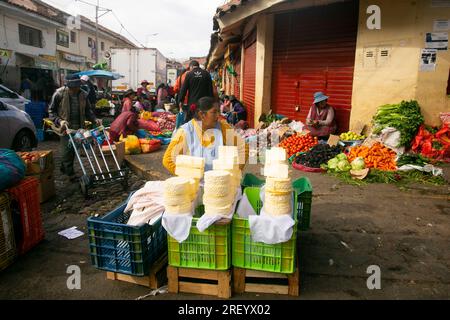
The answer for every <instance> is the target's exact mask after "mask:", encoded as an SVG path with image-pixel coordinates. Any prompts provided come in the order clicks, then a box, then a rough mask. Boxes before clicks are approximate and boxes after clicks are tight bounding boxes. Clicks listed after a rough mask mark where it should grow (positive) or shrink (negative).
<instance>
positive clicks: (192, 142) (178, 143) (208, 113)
mask: <svg viewBox="0 0 450 320" xmlns="http://www.w3.org/2000/svg"><path fill="white" fill-rule="evenodd" d="M191 112H193V114H194V118H193V119H192V120H191V121H189V122H188V123H186V124H185V125H183V126H181V127H180V128H179V129H178V131H177V132H176V133H175V135H174V137H173V138H172V142H171V143H170V145H169V147H168V149H167V151H166V153H165V155H164V159H163V165H164V167H165V168H166V169H167V170H169V172H170V173H171V174H175V169H176V164H175V163H176V157H177V156H178V155H180V154H183V155H189V156H194V157H200V158H204V159H205V163H206V165H205V171H209V170H212V161H213V160H215V159H217V158H218V156H219V147H220V146H233V145H237V146H238V148H239V155H240V161H241V167H243V166H244V165H245V161H246V158H247V152H246V149H247V148H246V145H245V142H244V141H243V139H242V138H240V137H238V138H237V139H236V136H237V135H236V134H235V133H234V130H233V128H232V127H230V125H229V124H228V123H226V122H225V121H219V115H220V110H219V104H218V103H217V102H216V101H215V100H214V99H213V98H210V97H205V98H201V99H200V100H199V101H198V104H197V106H196V107H195V108H191ZM230 130H231V131H230ZM227 138H228V140H231V139H232V140H233V141H227ZM244 155H245V156H244Z"/></svg>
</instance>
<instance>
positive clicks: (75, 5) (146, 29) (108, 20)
mask: <svg viewBox="0 0 450 320" xmlns="http://www.w3.org/2000/svg"><path fill="white" fill-rule="evenodd" d="M43 1H44V2H46V3H48V4H50V5H52V6H55V7H57V8H58V9H61V10H64V11H66V12H68V13H70V14H72V15H76V14H81V15H84V16H86V17H88V18H90V19H92V20H94V21H95V7H94V6H90V5H88V4H86V3H85V2H87V3H93V4H95V3H96V1H97V0H83V2H80V1H77V0H43ZM225 2H226V1H225V0H100V6H101V7H104V8H108V9H111V10H113V12H114V13H115V15H116V16H117V17H118V18H119V20H120V21H121V22H122V23H123V25H124V27H125V28H126V29H127V30H128V31H129V32H130V33H131V34H132V35H133V36H134V37H135V38H136V39H137V40H138V41H140V42H141V43H142V44H144V45H146V46H148V47H155V48H158V49H159V50H160V51H161V52H162V53H163V54H164V55H165V56H166V57H167V58H177V59H184V58H189V57H193V56H196V57H197V56H206V55H207V54H208V51H209V46H210V39H211V33H212V32H213V29H212V28H213V21H212V18H213V16H214V14H215V12H216V8H217V7H218V6H221V5H222V4H224V3H225ZM100 24H102V25H104V26H105V27H107V28H109V29H111V30H113V31H115V32H117V33H120V34H122V35H124V36H126V37H127V38H128V39H130V40H131V41H133V42H134V43H136V41H135V40H133V38H132V37H131V36H130V35H129V34H128V33H127V31H125V30H122V27H121V25H120V24H119V22H118V21H117V19H116V18H115V17H114V15H113V14H111V13H108V14H106V15H105V16H103V17H102V18H100ZM155 33H157V35H154V34H155ZM136 44H138V43H136Z"/></svg>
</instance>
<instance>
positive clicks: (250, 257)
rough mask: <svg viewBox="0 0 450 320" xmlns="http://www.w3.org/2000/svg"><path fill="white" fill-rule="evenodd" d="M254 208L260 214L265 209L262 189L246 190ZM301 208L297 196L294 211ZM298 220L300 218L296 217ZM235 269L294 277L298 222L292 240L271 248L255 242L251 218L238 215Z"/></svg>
mask: <svg viewBox="0 0 450 320" xmlns="http://www.w3.org/2000/svg"><path fill="white" fill-rule="evenodd" d="M244 192H245V194H246V195H247V197H248V199H249V201H250V204H251V205H252V207H253V209H255V211H256V212H257V214H259V213H260V212H261V208H262V202H261V200H260V188H254V187H250V188H246V189H245V191H244ZM296 207H297V197H295V198H294V208H296ZM294 218H295V220H297V216H295V217H294ZM232 234H233V236H232V244H233V254H232V257H233V266H234V267H238V268H243V269H251V270H258V271H267V272H275V273H285V274H292V273H294V272H295V267H296V263H295V262H296V251H297V250H296V249H297V247H296V242H297V221H296V224H295V226H294V233H293V236H292V239H291V240H289V241H288V242H285V243H280V244H275V245H269V244H264V243H257V242H254V241H252V236H251V231H250V224H249V221H248V219H242V218H240V217H238V216H237V215H235V216H234V218H233V224H232Z"/></svg>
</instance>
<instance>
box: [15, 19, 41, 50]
mask: <svg viewBox="0 0 450 320" xmlns="http://www.w3.org/2000/svg"><path fill="white" fill-rule="evenodd" d="M19 41H20V43H21V44H25V45H27V46H32V47H37V48H43V46H42V31H41V30H38V29H34V28H31V27H28V26H24V25H22V24H19Z"/></svg>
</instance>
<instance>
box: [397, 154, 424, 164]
mask: <svg viewBox="0 0 450 320" xmlns="http://www.w3.org/2000/svg"><path fill="white" fill-rule="evenodd" d="M429 163H430V159H428V158H425V157H424V156H422V155H420V154H406V153H405V154H403V155H402V156H401V157H400V158H399V159H398V160H397V166H398V167H402V166H404V165H407V164H412V165H416V166H421V167H424V166H426V165H427V164H429Z"/></svg>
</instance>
